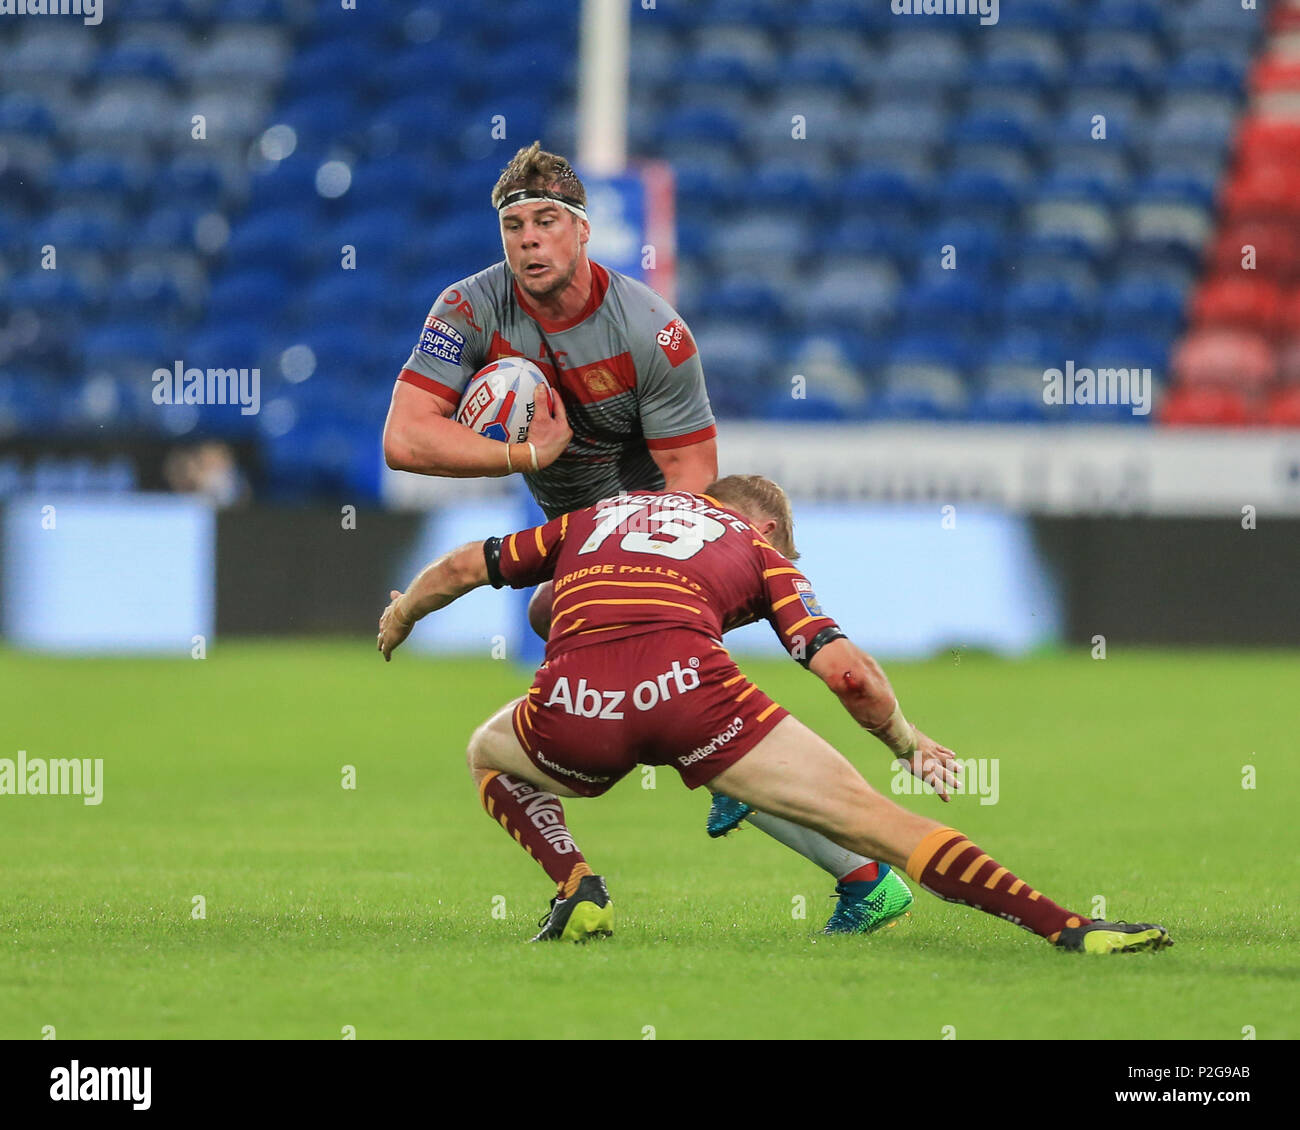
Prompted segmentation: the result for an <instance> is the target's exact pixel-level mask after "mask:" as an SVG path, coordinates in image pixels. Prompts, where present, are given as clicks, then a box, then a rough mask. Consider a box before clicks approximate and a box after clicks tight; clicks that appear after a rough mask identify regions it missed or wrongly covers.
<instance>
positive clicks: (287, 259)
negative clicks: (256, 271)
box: [225, 204, 316, 274]
mask: <svg viewBox="0 0 1300 1130" xmlns="http://www.w3.org/2000/svg"><path fill="white" fill-rule="evenodd" d="M315 230H316V229H315V227H314V225H313V223H312V220H311V217H310V215H306V214H304V212H303V210H302V209H301V208H298V207H296V206H294V205H292V204H284V205H280V206H278V207H270V208H263V209H260V210H258V211H256V212H253V213H252V214H251V215H249V216H247V218H245V219H244V220H242V221H241V222H240V223H239V224H238V225H237V226H236V227H235V229H234V231H233V232H231V235H230V240H229V242H228V243H227V244H226V249H225V250H226V258H227V261H228V262H229V263H230V264H231V265H232V266H236V267H238V268H239V269H241V270H249V269H253V268H257V267H266V266H271V265H274V267H275V268H276V269H277V270H279V271H281V272H283V273H285V274H294V273H297V272H298V271H299V270H300V269H301V268H302V266H303V264H304V263H305V262H306V255H307V253H308V251H309V250H310V248H309V243H310V241H311V236H312V234H313V232H314V231H315Z"/></svg>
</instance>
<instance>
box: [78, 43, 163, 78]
mask: <svg viewBox="0 0 1300 1130" xmlns="http://www.w3.org/2000/svg"><path fill="white" fill-rule="evenodd" d="M94 75H95V77H96V78H98V79H110V78H128V77H136V76H142V77H144V78H149V79H158V78H162V79H166V80H167V81H168V82H175V81H176V78H177V70H176V64H175V61H174V60H173V58H172V56H171V55H170V54H169V53H168V52H167V51H165V50H161V49H159V48H155V47H151V46H149V45H148V44H145V43H136V44H127V45H124V46H117V45H114V46H112V47H109V48H108V49H107V50H106V51H104V52H102V53H101V54H100V55H99V57H98V58H97V59H96V60H95V65H94Z"/></svg>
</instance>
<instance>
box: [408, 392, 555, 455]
mask: <svg viewBox="0 0 1300 1130" xmlns="http://www.w3.org/2000/svg"><path fill="white" fill-rule="evenodd" d="M549 399H550V402H551V403H550V405H549V406H548V404H547V396H546V391H545V390H544V389H543V388H542V387H541V386H538V389H537V391H536V393H534V395H533V404H534V411H533V422H532V425H531V426H530V428H529V431H528V442H529V443H531V444H532V445H533V447H534V448H535V449H536V451H537V465H538V467H549V466H550V465H551V464H552V463H554V462H555V460H557V459H558V458H559V457H560V456H561V454H563V452H564V449H565V448H566V447H568V446H569V440H570V438H572V436H573V432H572V430H571V429H570V428H569V421H568V417H567V416H566V415H565V411H564V404H563V403H562V402H561V400H560V398H559V396H552V397H550V398H549ZM455 411H456V405H454V404H453V403H452V402H451V401H449V400H447V399H445V398H444V397H441V396H439V395H438V394H437V393H433V392H427V391H425V390H424V389H422V388H418V387H417V386H415V385H413V384H409V383H407V382H405V381H398V382H397V386H396V388H394V389H393V400H392V404H391V405H390V406H389V409H388V419H387V420H386V421H385V423H384V460H385V461H386V462H387V464H388V465H389V466H390V467H391V468H393V470H395V471H414V472H415V473H416V474H420V475H440V476H443V477H446V478H457V479H467V478H483V477H494V476H501V475H509V474H511V473H513V472H514V471H531V470H532V469H533V465H532V458H533V457H532V452H531V451H530V450H529V448H528V443H512V444H503V443H501V442H500V441H499V440H495V439H488V438H487V437H486V436H481V435H479V434H478V433H477V432H475V431H474V430H473V429H471V428H467V427H466V426H465V425H464V424H460V423H457V422H456V421H455V420H454V419H452V416H453V414H454V413H455Z"/></svg>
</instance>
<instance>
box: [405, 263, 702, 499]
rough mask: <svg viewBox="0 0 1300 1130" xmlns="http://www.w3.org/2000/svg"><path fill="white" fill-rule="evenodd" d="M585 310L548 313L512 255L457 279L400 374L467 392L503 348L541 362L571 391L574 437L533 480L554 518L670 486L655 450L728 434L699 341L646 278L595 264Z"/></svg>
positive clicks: (419, 383) (434, 388)
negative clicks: (518, 277) (561, 316)
mask: <svg viewBox="0 0 1300 1130" xmlns="http://www.w3.org/2000/svg"><path fill="white" fill-rule="evenodd" d="M591 276H592V287H591V297H590V299H589V300H588V302H587V304H586V306H585V307H584V308H583V309H582V310H581V311H580V312H579V314H578V315H577V317H575V318H573V319H571V320H569V321H566V322H552V321H550V320H549V319H546V318H544V317H542V316H540V315H539V314H538V313H537V311H536V309H535V307H534V306H533V305H532V303H530V302H529V300H528V296H527V295H525V294H523V293H522V292H521V291H520V289H519V287H518V286H517V285H516V283H515V280H514V276H513V275H512V274H511V273H510V269H509V267H508V266H507V265H506V263H505V262H504V261H502V262H500V263H496V264H494V265H493V266H491V267H489V268H488V269H487V270H485V271H480V272H479V273H478V274H476V275H471V276H470V277H469V278H467V279H462V280H461V281H460V282H458V283H456V284H454V285H453V286H450V287H448V288H447V289H446V290H445V291H444V292H443V293H442V294H441V295H440V296H439V297H438V300H437V301H436V302H435V303H434V304H433V309H432V310H430V311H429V316H428V317H427V318H426V319H425V321H424V331H423V332H422V333H421V335H420V340H419V343H418V344H417V345H416V347H415V349H414V350H412V352H411V356H410V358H409V359H408V360H407V362H406V365H405V367H404V368H403V369H402V372H401V374H400V376H399V377H398V380H402V381H406V382H408V383H410V384H413V385H415V386H416V387H417V388H422V389H424V390H425V391H427V392H431V393H435V394H437V395H439V396H442V397H444V398H445V399H447V400H450V401H451V402H452V403H453V404H458V403H459V402H460V397H461V393H462V392H463V391H464V389H465V386H466V385H467V384H468V383H469V379H470V378H471V377H472V376H473V375H474V374H475V373H476V372H477V371H478V370H479V369H481V368H482V367H483V366H484V365H488V364H490V363H491V362H493V361H496V360H499V359H500V358H502V357H526V358H528V360H530V361H532V362H534V363H535V364H536V365H537V366H538V367H539V368H540V369H541V370H542V372H543V373H545V374H546V378H547V380H549V381H550V382H551V384H552V385H553V386H554V387H556V388H558V389H559V391H560V393H561V395H562V396H563V398H564V407H565V409H566V411H567V412H568V416H569V424H570V426H571V427H572V428H573V440H572V441H571V442H570V444H569V446H568V449H567V450H566V451H565V452H564V454H563V455H561V456H560V458H559V459H557V460H556V461H555V462H554V463H552V464H551V466H549V467H545V468H543V469H542V471H541V472H539V473H538V474H536V475H533V474H528V475H525V476H524V478H525V481H526V482H527V484H528V488H529V490H531V491H532V493H533V497H534V498H535V499H537V503H538V505H539V506H540V507H541V508H542V512H543V513H544V514H545V515H546V516H547V517H548V518H554V517H555V516H557V515H559V514H563V513H565V512H566V511H569V510H576V509H578V508H579V507H582V506H588V505H590V504H591V503H593V502H595V501H596V500H597V499H601V498H606V497H609V496H610V495H614V494H617V493H618V492H619V491H622V490H660V489H662V488H663V486H664V476H663V472H662V471H660V470H659V467H658V465H657V464H656V463H655V461H654V459H653V458H652V457H651V455H650V452H651V450H656V449H664V448H672V447H685V446H687V445H688V444H692V443H699V442H701V441H702V440H706V439H709V438H711V437H712V436H714V435H716V434H717V428H716V427H715V425H714V422H713V410H712V409H711V408H710V407H709V397H708V393H707V392H706V391H705V389H704V371H703V369H702V368H701V366H700V358H699V353H698V352H697V350H696V348H695V339H694V338H692V337H691V332H690V330H689V329H687V327H686V323H685V322H683V321H682V319H681V318H680V317H679V316H678V314H677V311H675V310H674V309H673V308H672V307H671V306H670V305H669V304H668V303H667V302H665V301H664V300H663V299H662V298H661V297H660V296H659V295H657V294H656V293H655V292H654V291H653V290H651V289H650V288H649V287H648V286H646V285H645V284H644V283H640V282H637V281H636V280H635V279H631V278H628V277H627V276H626V275H622V274H620V273H619V272H617V271H611V270H608V269H607V268H605V267H602V266H600V264H598V263H592V264H591Z"/></svg>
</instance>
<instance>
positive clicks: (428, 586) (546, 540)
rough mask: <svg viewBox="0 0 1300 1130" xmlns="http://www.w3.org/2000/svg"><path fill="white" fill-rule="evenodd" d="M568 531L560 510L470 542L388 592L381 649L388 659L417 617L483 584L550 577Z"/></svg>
mask: <svg viewBox="0 0 1300 1130" xmlns="http://www.w3.org/2000/svg"><path fill="white" fill-rule="evenodd" d="M568 530H569V516H568V515H567V514H561V515H560V516H559V517H558V518H552V519H551V520H550V521H549V522H546V523H545V524H544V525H541V526H534V527H532V528H531V529H527V530H519V531H517V532H516V533H513V534H509V535H508V536H506V537H504V538H495V537H493V538H488V539H487V541H474V542H469V543H468V544H467V545H462V546H461V547H460V548H459V549H453V550H452V551H451V552H450V553H444V554H443V555H442V556H441V557H439V558H438V560H437V561H435V562H433V563H432V564H431V565H426V566H425V567H424V569H422V570H421V571H420V574H419V576H417V577H416V578H415V580H413V581H412V582H411V584H410V587H409V588H407V590H406V592H404V593H402V592H397V591H395V590H394V591H393V592H392V593H390V594H389V596H390V597H391V603H390V604H389V605H388V607H387V608H386V609H384V614H383V615H382V616H381V617H380V618H379V650H380V651H382V652H383V653H384V659H385V660H387V659H388V658H389V657H390V656H391V655H392V653H393V649H394V648H395V647H397V646H398V645H399V644H401V642H402V641H403V640H404V639H406V637H407V636H409V635H410V634H411V629H412V628H413V627H414V626H415V623H416V621H417V620H419V619H421V618H422V617H424V616H427V615H428V614H429V613H430V612H437V611H438V609H440V608H446V607H447V605H449V604H450V603H451V602H452V601H453V600H459V599H460V598H461V597H462V596H464V595H465V594H466V593H467V592H470V591H472V590H473V589H476V588H478V587H479V586H481V585H491V586H492V587H493V588H498V589H499V588H502V587H503V586H505V585H509V586H510V587H511V588H517V589H518V588H528V587H530V586H532V585H537V584H540V583H541V582H542V581H549V580H550V579H551V577H552V576H554V574H555V561H556V558H557V557H558V556H559V549H560V546H561V545H562V544H563V542H564V538H565V535H566V534H567V533H568Z"/></svg>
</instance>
